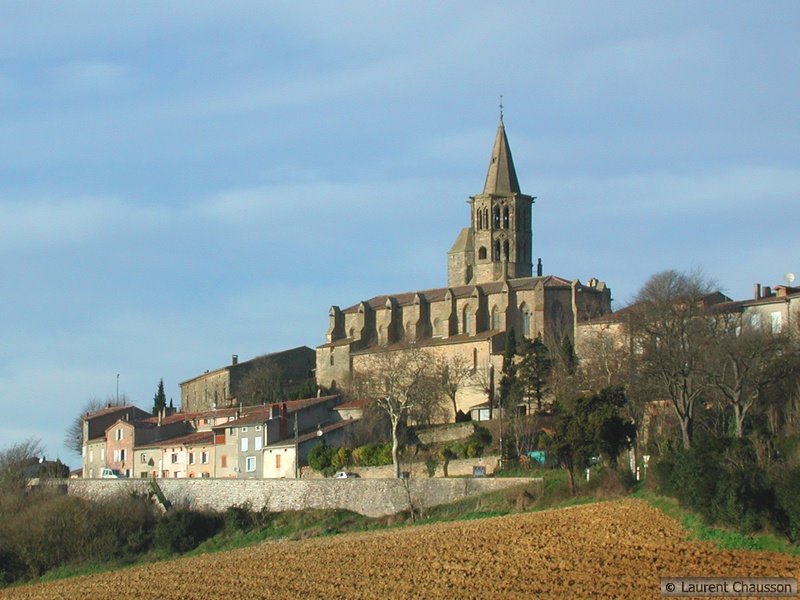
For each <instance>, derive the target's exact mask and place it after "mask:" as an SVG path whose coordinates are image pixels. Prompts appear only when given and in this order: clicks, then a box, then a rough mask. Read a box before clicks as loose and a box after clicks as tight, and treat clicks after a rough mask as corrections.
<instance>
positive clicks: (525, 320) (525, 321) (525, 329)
mask: <svg viewBox="0 0 800 600" xmlns="http://www.w3.org/2000/svg"><path fill="white" fill-rule="evenodd" d="M519 312H520V314H521V315H522V335H524V336H525V337H527V338H532V337H533V336H532V335H531V309H530V308H528V305H527V304H525V303H524V302H523V303H522V306H520V307H519Z"/></svg>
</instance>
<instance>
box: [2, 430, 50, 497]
mask: <svg viewBox="0 0 800 600" xmlns="http://www.w3.org/2000/svg"><path fill="white" fill-rule="evenodd" d="M42 452H43V447H42V442H41V440H38V439H34V438H28V439H27V440H25V441H23V442H19V443H17V444H13V445H12V446H9V447H8V448H6V449H4V450H0V489H2V490H8V489H13V488H18V487H20V486H21V485H23V484H24V482H25V468H26V467H28V466H30V465H31V464H36V460H37V459H40V458H43V457H42Z"/></svg>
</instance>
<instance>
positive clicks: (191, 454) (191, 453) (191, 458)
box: [189, 452, 194, 465]
mask: <svg viewBox="0 0 800 600" xmlns="http://www.w3.org/2000/svg"><path fill="white" fill-rule="evenodd" d="M189 464H190V465H193V464H194V452H189Z"/></svg>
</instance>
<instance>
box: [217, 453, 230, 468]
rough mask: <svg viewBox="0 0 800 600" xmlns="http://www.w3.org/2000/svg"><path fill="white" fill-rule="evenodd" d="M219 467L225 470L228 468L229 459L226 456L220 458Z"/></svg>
mask: <svg viewBox="0 0 800 600" xmlns="http://www.w3.org/2000/svg"><path fill="white" fill-rule="evenodd" d="M219 466H220V467H222V468H223V469H225V468H227V466H228V457H227V456H225V455H224V454H223V455H222V456H220V457H219Z"/></svg>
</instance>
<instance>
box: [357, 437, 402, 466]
mask: <svg viewBox="0 0 800 600" xmlns="http://www.w3.org/2000/svg"><path fill="white" fill-rule="evenodd" d="M352 460H353V462H355V463H356V464H357V465H359V466H362V467H381V466H384V465H390V464H392V444H391V442H389V443H386V444H366V445H364V446H359V447H358V448H356V449H355V450H353V453H352Z"/></svg>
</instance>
